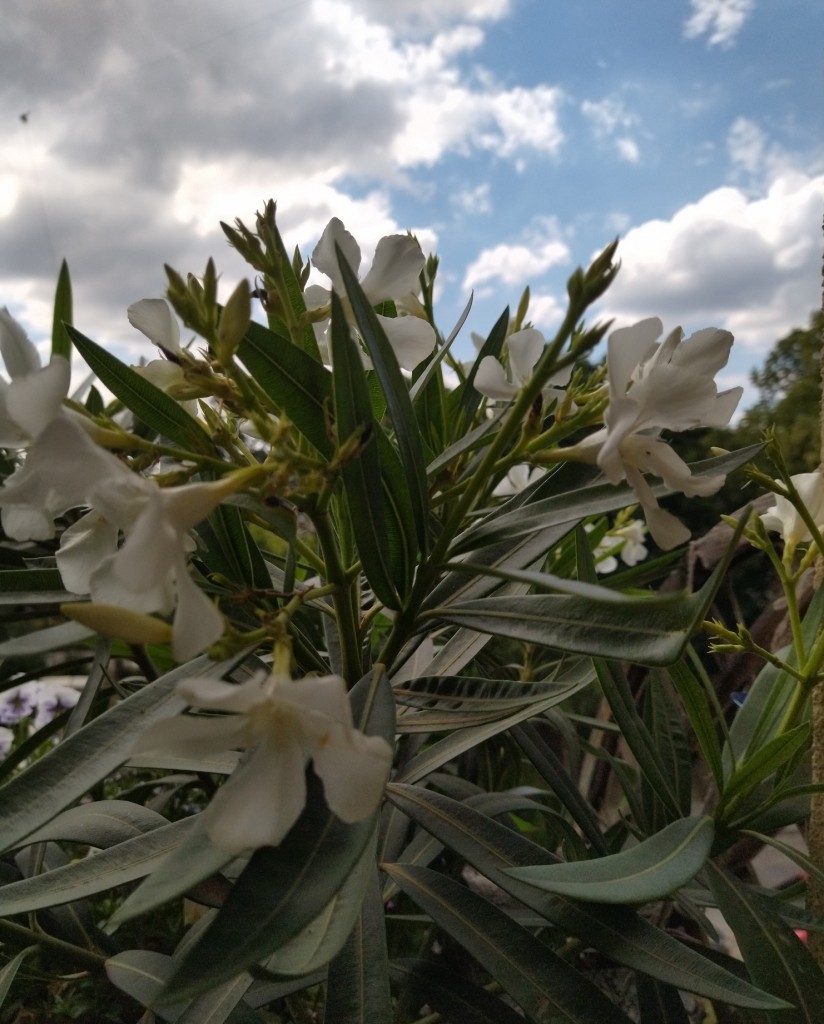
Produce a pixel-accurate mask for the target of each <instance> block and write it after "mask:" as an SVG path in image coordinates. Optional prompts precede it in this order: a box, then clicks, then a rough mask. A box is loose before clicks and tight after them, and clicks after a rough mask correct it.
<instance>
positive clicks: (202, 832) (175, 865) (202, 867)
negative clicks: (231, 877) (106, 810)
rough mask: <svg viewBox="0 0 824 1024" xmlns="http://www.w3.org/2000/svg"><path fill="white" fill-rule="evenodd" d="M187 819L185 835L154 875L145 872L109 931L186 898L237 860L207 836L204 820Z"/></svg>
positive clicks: (158, 863) (110, 922) (114, 916)
mask: <svg viewBox="0 0 824 1024" xmlns="http://www.w3.org/2000/svg"><path fill="white" fill-rule="evenodd" d="M184 820H185V821H186V822H187V828H186V830H185V833H184V834H183V835H182V836H181V837H180V840H179V841H178V842H177V843H176V844H175V845H174V846H172V847H170V848H169V849H168V850H167V851H166V854H165V855H164V856H163V857H162V858H161V859H160V860H159V861H156V862H155V863H153V865H152V871H151V873H149V872H148V871H145V872H143V875H141V876H140V877H142V878H143V881H142V882H141V884H140V885H139V886H138V887H137V888H136V889H135V890H134V892H133V893H131V894H130V895H129V896H128V898H127V899H126V900H125V902H124V903H122V904H121V905H120V906H119V907H118V908H117V910H116V911H115V912H114V914H113V915H112V916H111V918H110V919H109V922H108V924H107V926H106V931H107V932H110V933H111V932H113V931H115V929H117V928H119V927H120V925H121V924H123V922H124V921H130V920H131V919H132V918H135V917H139V916H140V915H141V914H147V913H150V912H151V911H152V910H156V909H157V908H158V907H162V906H163V905H164V904H166V903H169V902H171V900H174V899H177V898H178V897H180V896H183V895H184V893H187V892H188V891H189V890H190V889H192V888H194V887H195V886H196V885H197V884H198V883H199V882H203V881H205V880H206V879H207V878H211V877H212V875H215V874H217V872H218V871H220V870H221V869H222V868H224V867H225V866H226V865H227V864H228V863H229V862H230V861H231V860H233V859H234V858H233V857H232V855H231V854H228V853H226V852H225V851H223V850H219V849H218V848H217V847H216V846H215V845H214V843H212V841H211V840H210V839H209V837H208V835H206V829H205V827H204V825H203V820H202V818H187V819H184ZM147 875H148V877H146V876H147Z"/></svg>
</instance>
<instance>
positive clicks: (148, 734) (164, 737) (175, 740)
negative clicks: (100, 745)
mask: <svg viewBox="0 0 824 1024" xmlns="http://www.w3.org/2000/svg"><path fill="white" fill-rule="evenodd" d="M242 739H243V736H242V723H240V722H239V720H238V719H237V718H236V717H233V716H227V715H223V716H219V715H212V716H206V715H177V716H176V717H175V718H166V719H163V720H162V721H160V722H155V723H154V724H153V725H150V726H149V727H148V728H147V729H145V730H144V731H143V732H142V733H141V734H140V735H139V736H138V738H137V740H136V741H135V744H134V746H133V747H132V749H131V751H130V753H131V754H133V755H135V754H141V755H143V754H148V755H152V754H158V755H168V754H174V755H176V756H178V757H186V758H189V757H191V758H199V757H213V756H214V755H215V754H222V753H223V752H224V751H225V750H232V749H234V748H235V747H237V746H239V745H240V744H241V743H242Z"/></svg>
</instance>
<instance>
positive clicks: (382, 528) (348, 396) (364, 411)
mask: <svg viewBox="0 0 824 1024" xmlns="http://www.w3.org/2000/svg"><path fill="white" fill-rule="evenodd" d="M330 347H331V350H332V365H333V366H334V368H335V372H334V375H333V378H332V382H333V393H334V399H335V424H336V427H337V432H338V444H339V445H345V444H347V443H348V444H350V445H353V444H356V445H357V448H356V450H355V451H354V452H353V453H352V455H351V456H350V457H347V458H346V460H345V461H344V463H343V468H342V471H341V475H342V477H343V484H344V487H345V489H346V500H347V503H348V505H349V515H350V521H351V524H352V531H353V533H354V535H355V543H356V544H357V548H358V554H359V555H360V558H361V564H362V565H363V571H364V573H365V574H366V578H367V580H368V581H369V584H370V586H371V587H372V589H373V590H374V591H375V594H376V595H377V597H378V599H379V600H380V601H382V602H383V603H384V604H385V605H387V606H388V607H389V608H394V609H396V610H397V609H398V608H400V600H399V597H398V584H400V586H401V587H402V586H403V585H404V583H405V579H406V577H407V575H408V574H407V572H406V567H405V566H403V565H398V566H395V572H394V573H393V571H392V567H391V566H390V565H389V564H388V563H387V558H386V554H387V552H388V551H389V545H388V544H387V541H386V535H387V516H386V511H385V507H384V497H383V486H382V483H381V467H380V461H379V459H378V448H377V439H376V434H377V431H378V429H379V428H378V425H377V424H376V423H375V420H374V417H373V415H372V403H371V401H370V399H369V390H368V388H367V387H366V378H365V377H364V372H363V363H362V361H361V357H360V352H359V351H358V348H357V345H356V344H355V342H354V340H353V338H352V335H351V333H350V331H349V325H348V324H347V323H346V319H345V317H344V313H343V307H342V306H341V301H340V299H339V298H338V297H337V295H336V294H335V293H334V292H332V326H331V329H330ZM393 547H394V548H395V549H396V550H397V544H395V545H393ZM399 576H400V578H398V577H399Z"/></svg>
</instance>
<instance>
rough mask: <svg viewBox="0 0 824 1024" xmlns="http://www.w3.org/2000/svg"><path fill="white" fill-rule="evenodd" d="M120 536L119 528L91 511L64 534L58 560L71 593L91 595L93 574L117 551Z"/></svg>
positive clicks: (62, 576)
mask: <svg viewBox="0 0 824 1024" xmlns="http://www.w3.org/2000/svg"><path fill="white" fill-rule="evenodd" d="M117 533H118V530H117V526H115V524H114V523H110V522H109V521H108V519H105V518H104V517H103V516H102V515H100V513H99V512H96V511H92V512H87V513H86V515H84V516H81V518H80V519H78V520H77V522H76V523H72V525H71V526H70V527H68V529H66V530H64V531H63V534H62V536H61V538H60V548H59V549H58V551H57V555H56V561H57V568H58V570H59V572H60V578H61V579H62V580H63V585H64V586H65V588H66V589H67V590H71V591H72V592H73V593H75V594H88V593H89V592H90V590H91V577H92V574H93V573H94V571H95V570H96V569H98V568H99V567H100V565H101V563H102V562H103V561H104V559H106V558H108V557H109V556H110V555H112V554H114V552H115V551H116V550H117ZM104 603H107V602H104Z"/></svg>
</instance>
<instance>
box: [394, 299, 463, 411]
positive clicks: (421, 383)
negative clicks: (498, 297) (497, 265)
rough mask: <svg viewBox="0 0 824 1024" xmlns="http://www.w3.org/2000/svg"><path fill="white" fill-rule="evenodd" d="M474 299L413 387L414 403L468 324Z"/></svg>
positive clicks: (411, 396)
mask: <svg viewBox="0 0 824 1024" xmlns="http://www.w3.org/2000/svg"><path fill="white" fill-rule="evenodd" d="M472 298H473V296H472V295H470V296H469V299H468V300H467V303H466V305H465V306H464V308H463V312H462V313H461V315H460V316H459V317H458V321H457V323H456V324H455V326H454V327H453V328H452V330H451V331H450V333H449V337H448V338H447V339H446V340H445V341H444V343H443V345H441V346H440V348H439V349H438V350H437V352H436V353H435V354H434V355H433V356H432V358H431V359H430V360H429V362H428V363H427V364H426V369H425V370H424V371H423V373H422V374H421V375H420V377H418V379H417V380H416V381H415V383H414V384H413V385H412V388H411V390H410V392H409V397H410V398H411V399H412V401H413V403H414V402H415V400H416V398H417V397H418V396H419V395H420V394H421V392H422V391H424V389H425V388H426V387H427V385H428V384H429V383H430V381H432V379H433V378H434V376H435V374H436V372H437V370H438V367H439V366H440V364H441V363H442V362H443V358H444V356H445V355H446V353H447V352H448V351H449V349H450V347H451V345H452V342H453V341H454V340H455V339H456V338H457V337H458V334H459V333H460V330H461V328H462V327H463V325H464V324H465V323H466V318H467V317H468V316H469V311H470V309H472Z"/></svg>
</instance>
